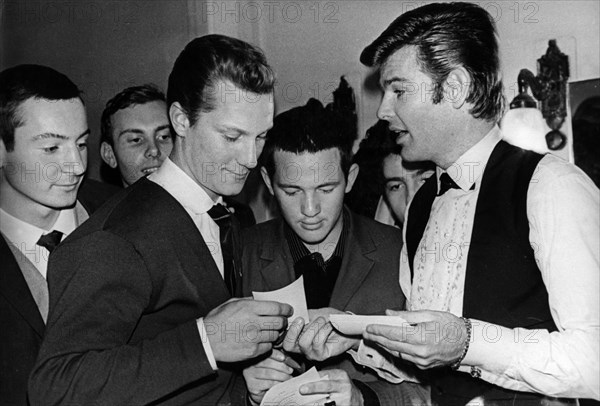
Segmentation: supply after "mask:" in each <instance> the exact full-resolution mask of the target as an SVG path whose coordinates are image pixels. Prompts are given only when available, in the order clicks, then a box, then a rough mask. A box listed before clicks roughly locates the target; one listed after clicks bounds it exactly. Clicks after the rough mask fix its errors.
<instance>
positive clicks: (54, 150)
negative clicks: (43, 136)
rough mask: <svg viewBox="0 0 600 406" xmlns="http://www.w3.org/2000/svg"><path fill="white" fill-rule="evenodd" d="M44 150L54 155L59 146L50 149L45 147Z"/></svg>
mask: <svg viewBox="0 0 600 406" xmlns="http://www.w3.org/2000/svg"><path fill="white" fill-rule="evenodd" d="M43 150H44V152H45V153H47V154H52V153H54V152H56V151H58V145H52V146H50V147H44V148H43Z"/></svg>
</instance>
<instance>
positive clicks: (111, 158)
mask: <svg viewBox="0 0 600 406" xmlns="http://www.w3.org/2000/svg"><path fill="white" fill-rule="evenodd" d="M100 156H101V157H102V160H103V161H104V162H106V164H107V165H108V166H110V167H111V168H113V169H115V168H116V167H117V157H116V156H115V151H113V148H112V146H110V145H109V144H108V143H107V142H106V141H102V144H100Z"/></svg>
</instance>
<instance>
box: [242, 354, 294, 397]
mask: <svg viewBox="0 0 600 406" xmlns="http://www.w3.org/2000/svg"><path fill="white" fill-rule="evenodd" d="M287 359H288V357H287V356H286V355H285V354H284V353H283V352H281V351H279V350H273V352H272V353H271V355H270V356H269V357H268V358H265V359H263V360H262V361H260V362H259V363H257V364H255V365H252V366H250V367H248V368H246V369H244V372H243V375H244V379H245V380H246V386H247V387H248V394H249V396H250V400H251V401H252V403H253V404H256V405H258V404H259V403H260V402H261V401H262V399H263V397H264V396H265V393H266V392H267V391H268V390H269V389H271V388H272V387H273V386H274V385H276V384H277V383H279V382H285V381H287V380H288V379H291V378H292V373H293V372H294V369H293V368H292V367H291V366H290V365H289V364H288V363H286V361H287ZM291 361H293V360H291ZM296 365H297V364H296ZM297 367H300V366H299V365H297Z"/></svg>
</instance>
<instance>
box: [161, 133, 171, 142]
mask: <svg viewBox="0 0 600 406" xmlns="http://www.w3.org/2000/svg"><path fill="white" fill-rule="evenodd" d="M171 140H172V138H171V133H166V134H161V135H159V136H158V141H159V142H170V141H171Z"/></svg>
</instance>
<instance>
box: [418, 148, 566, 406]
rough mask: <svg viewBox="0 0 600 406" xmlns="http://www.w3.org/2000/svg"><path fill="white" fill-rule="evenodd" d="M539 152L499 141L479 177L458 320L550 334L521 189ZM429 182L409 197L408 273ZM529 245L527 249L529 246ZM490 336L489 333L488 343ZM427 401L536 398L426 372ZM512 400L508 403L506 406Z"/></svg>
mask: <svg viewBox="0 0 600 406" xmlns="http://www.w3.org/2000/svg"><path fill="white" fill-rule="evenodd" d="M541 158H542V155H539V154H536V153H534V152H531V151H525V150H523V149H520V148H517V147H514V146H512V145H509V144H507V143H506V142H504V141H500V142H499V143H498V145H497V146H496V147H495V148H494V150H493V152H492V154H491V156H490V159H489V161H488V164H487V166H486V168H485V171H484V173H483V177H482V181H481V185H480V187H481V189H480V192H479V197H478V200H477V205H476V209H475V218H474V222H473V233H472V236H471V241H470V244H469V253H468V257H467V269H466V275H465V290H464V297H463V303H464V304H463V315H464V316H465V317H468V318H474V319H478V320H483V321H486V322H490V323H494V324H498V325H500V326H505V327H508V328H516V327H524V328H529V329H547V330H549V331H556V330H557V328H556V325H555V324H554V321H553V320H552V316H551V314H550V308H549V304H548V292H547V291H546V288H545V286H544V283H543V280H542V277H541V273H540V270H539V268H538V267H537V264H536V263H535V258H534V249H535V248H536V247H535V242H532V243H530V241H529V223H528V220H527V190H528V188H529V184H530V182H535V181H536V180H535V168H536V167H537V165H538V163H539V161H540V159H541ZM436 189H437V182H436V177H435V176H433V177H431V178H430V179H429V180H428V181H427V182H426V183H425V184H424V185H423V187H422V188H421V189H420V190H419V192H418V193H417V194H416V195H415V197H414V200H413V202H412V204H411V208H410V211H409V215H408V224H407V251H408V256H409V264H410V266H411V274H412V273H413V272H414V271H413V261H414V257H415V252H416V250H417V246H418V244H419V242H420V240H421V238H422V236H423V231H424V229H425V226H426V224H427V221H428V219H429V214H430V211H431V206H432V204H433V200H434V199H435V195H436V191H437V190H436ZM532 246H533V247H532ZM494 334H496V332H495V331H490V337H491V338H492V339H493V336H494ZM430 372H431V374H430V375H431V376H430V377H431V383H432V401H433V402H434V404H439V405H443V406H454V405H461V406H462V405H465V404H466V403H467V402H468V401H469V400H470V399H473V398H475V397H478V396H481V397H483V398H484V399H485V401H486V404H494V405H501V404H504V402H503V401H505V402H506V404H519V405H537V404H540V397H539V396H538V395H536V394H531V393H523V392H515V391H510V390H507V389H503V388H500V387H498V386H496V385H492V384H489V383H487V382H485V381H483V380H481V379H475V378H472V377H471V376H469V375H468V374H466V373H464V372H455V371H451V370H450V369H449V368H442V369H439V370H432V371H430ZM514 402H516V403H514Z"/></svg>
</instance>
